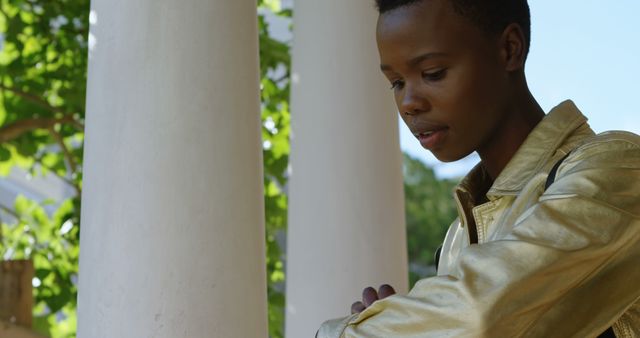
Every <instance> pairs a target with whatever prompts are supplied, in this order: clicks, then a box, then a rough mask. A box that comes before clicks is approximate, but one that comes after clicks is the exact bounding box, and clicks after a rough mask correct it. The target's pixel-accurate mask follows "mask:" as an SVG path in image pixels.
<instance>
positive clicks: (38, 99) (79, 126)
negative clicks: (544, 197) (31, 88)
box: [0, 83, 84, 130]
mask: <svg viewBox="0 0 640 338" xmlns="http://www.w3.org/2000/svg"><path fill="white" fill-rule="evenodd" d="M0 90H3V91H4V90H6V91H8V92H11V93H13V94H14V95H16V96H19V97H21V98H23V99H25V100H27V101H31V102H33V103H35V104H37V105H39V106H41V107H43V108H45V109H47V110H49V111H51V112H54V113H60V114H63V115H64V116H69V117H71V116H72V115H73V114H71V113H69V112H66V111H64V110H63V109H62V108H60V107H55V106H53V105H51V104H50V103H49V102H47V100H45V99H43V98H41V97H39V96H37V95H34V94H31V93H27V92H25V91H22V90H20V89H16V88H12V87H7V86H5V85H4V84H2V83H0ZM65 122H68V123H69V124H72V125H73V126H74V127H76V129H78V130H84V125H83V124H82V123H80V122H78V121H77V120H76V119H73V118H70V119H68V121H65Z"/></svg>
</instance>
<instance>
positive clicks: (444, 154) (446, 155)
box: [431, 149, 471, 163]
mask: <svg viewBox="0 0 640 338" xmlns="http://www.w3.org/2000/svg"><path fill="white" fill-rule="evenodd" d="M431 153H432V154H433V156H435V158H437V159H438V161H440V162H444V163H451V162H455V161H459V160H461V159H463V158H465V157H467V156H469V154H471V152H469V153H453V152H448V151H446V150H444V149H442V150H432V151H431Z"/></svg>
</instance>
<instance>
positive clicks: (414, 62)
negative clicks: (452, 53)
mask: <svg viewBox="0 0 640 338" xmlns="http://www.w3.org/2000/svg"><path fill="white" fill-rule="evenodd" d="M446 55H447V54H446V53H424V54H421V55H418V56H416V57H414V58H413V59H411V60H409V61H408V62H407V65H408V66H409V67H413V66H415V65H417V64H419V63H420V62H422V61H424V60H427V59H433V58H437V57H443V56H446ZM380 69H381V70H382V71H386V70H393V68H392V67H391V66H389V65H385V64H381V65H380Z"/></svg>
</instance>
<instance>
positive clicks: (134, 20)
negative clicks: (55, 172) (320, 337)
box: [78, 0, 267, 338]
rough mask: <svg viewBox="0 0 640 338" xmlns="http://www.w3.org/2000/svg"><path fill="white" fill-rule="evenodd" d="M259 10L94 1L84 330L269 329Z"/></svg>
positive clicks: (245, 332)
mask: <svg viewBox="0 0 640 338" xmlns="http://www.w3.org/2000/svg"><path fill="white" fill-rule="evenodd" d="M256 20H257V19H256V2H255V1H249V0H242V1H227V0H187V1H175V0H136V1H132V0H94V1H92V12H91V22H92V27H91V39H90V40H91V41H90V44H91V47H90V53H89V54H90V55H89V59H90V60H89V80H88V98H87V121H86V124H87V130H86V144H85V147H86V148H85V150H86V151H85V174H84V182H85V184H84V192H83V208H82V231H81V233H82V235H81V239H80V243H81V255H80V281H79V305H78V319H79V325H78V326H79V327H78V337H80V338H99V337H132V338H144V337H149V338H151V337H153V338H158V337H171V338H175V337H194V338H197V337H229V338H238V337H266V335H267V314H266V283H265V281H266V277H265V275H266V273H265V258H264V251H265V250H264V221H263V219H264V217H263V213H264V211H263V196H262V155H261V154H262V152H261V141H260V135H261V134H260V119H259V96H258V95H259V72H258V48H257V47H258V45H257V43H258V36H257V22H256Z"/></svg>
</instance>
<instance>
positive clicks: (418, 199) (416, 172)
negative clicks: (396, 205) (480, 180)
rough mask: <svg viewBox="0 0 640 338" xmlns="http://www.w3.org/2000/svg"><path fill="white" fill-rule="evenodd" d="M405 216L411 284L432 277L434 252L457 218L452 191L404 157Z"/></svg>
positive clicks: (451, 185)
mask: <svg viewBox="0 0 640 338" xmlns="http://www.w3.org/2000/svg"><path fill="white" fill-rule="evenodd" d="M403 174H404V192H405V215H406V219H407V249H408V256H409V264H410V266H409V280H410V285H413V284H415V282H416V281H418V280H419V279H421V278H424V277H428V276H430V275H433V273H434V272H435V270H434V267H433V265H434V253H435V251H436V249H437V248H438V247H439V246H440V245H441V244H442V241H443V240H444V236H445V234H446V232H447V229H448V227H449V224H451V222H453V220H454V219H455V218H456V216H457V212H456V206H455V203H454V200H453V188H454V186H455V184H456V183H457V181H455V180H439V179H437V178H436V176H435V173H434V172H433V170H432V169H431V168H429V167H427V166H426V165H424V163H422V162H420V161H419V160H417V159H415V158H412V157H410V156H409V155H406V154H405V155H404V165H403Z"/></svg>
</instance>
